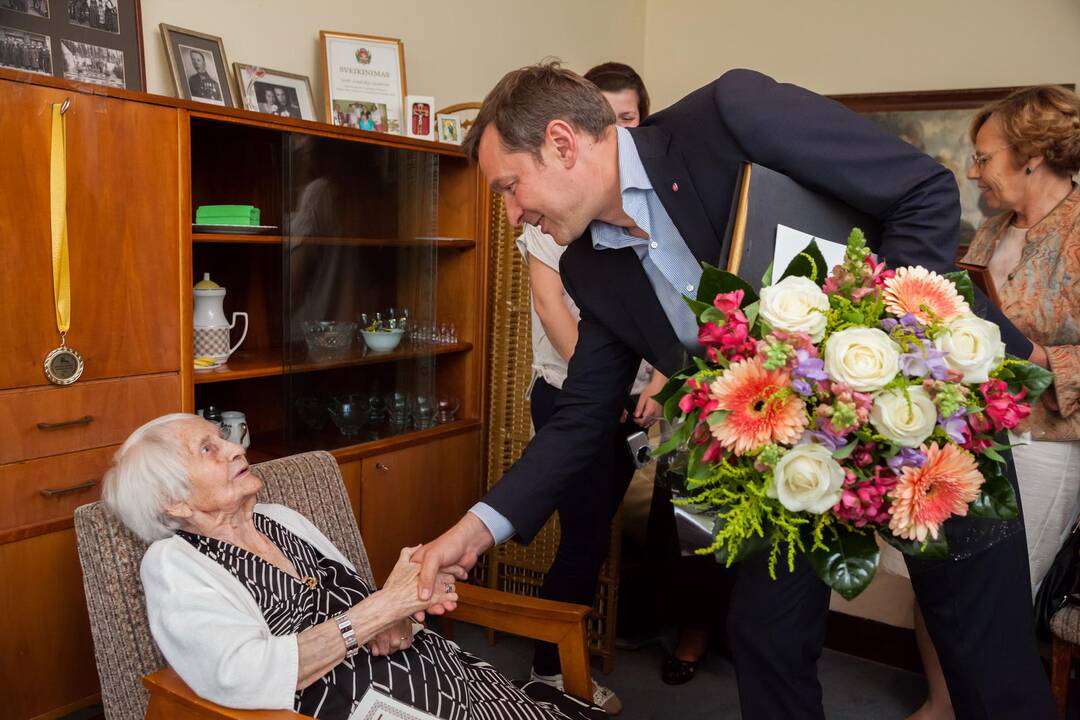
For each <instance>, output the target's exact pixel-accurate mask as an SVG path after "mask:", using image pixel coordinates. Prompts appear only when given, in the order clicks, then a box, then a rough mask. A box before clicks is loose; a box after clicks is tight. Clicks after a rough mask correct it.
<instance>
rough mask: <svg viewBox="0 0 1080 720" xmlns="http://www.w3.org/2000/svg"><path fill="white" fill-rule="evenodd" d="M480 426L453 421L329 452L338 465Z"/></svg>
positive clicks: (470, 421)
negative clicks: (428, 428)
mask: <svg viewBox="0 0 1080 720" xmlns="http://www.w3.org/2000/svg"><path fill="white" fill-rule="evenodd" d="M481 426H482V423H481V422H480V421H479V420H473V419H464V420H455V421H454V422H450V423H446V424H445V425H437V426H435V427H433V428H431V429H430V430H421V431H419V432H412V433H407V434H405V435H395V436H393V437H388V438H384V439H382V440H374V441H372V442H366V443H362V444H360V445H350V446H348V447H343V448H338V449H337V450H331V451H330V453H331V454H332V455H333V456H334V457H335V458H336V459H337V461H338V463H344V462H350V461H352V460H358V459H360V458H365V457H371V456H372V455H379V454H381V453H385V452H390V451H392V450H404V449H405V448H409V447H413V446H415V445H426V444H428V443H430V442H434V441H436V440H442V439H443V438H448V437H453V436H455V435H464V434H465V433H468V432H475V431H476V430H478V429H480V427H481Z"/></svg>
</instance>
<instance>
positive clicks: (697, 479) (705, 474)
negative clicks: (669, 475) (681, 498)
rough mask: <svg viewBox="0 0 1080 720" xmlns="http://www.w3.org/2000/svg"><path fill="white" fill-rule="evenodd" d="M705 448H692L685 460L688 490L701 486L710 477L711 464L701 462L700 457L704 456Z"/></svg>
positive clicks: (697, 446)
mask: <svg viewBox="0 0 1080 720" xmlns="http://www.w3.org/2000/svg"><path fill="white" fill-rule="evenodd" d="M706 448H707V446H706V445H696V446H694V449H692V450H691V451H690V454H689V457H688V458H687V461H686V484H687V486H688V487H689V488H690V489H694V488H696V487H699V486H701V484H702V483H704V482H706V481H707V480H708V479H709V478H711V477H712V474H713V467H712V464H711V463H704V462H701V456H702V455H704V454H705V450H706Z"/></svg>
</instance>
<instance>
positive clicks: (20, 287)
mask: <svg viewBox="0 0 1080 720" xmlns="http://www.w3.org/2000/svg"><path fill="white" fill-rule="evenodd" d="M51 84H52V85H53V86H49V84H45V85H39V84H38V83H37V81H36V80H35V81H34V82H24V81H15V80H12V79H9V76H2V77H0V137H2V138H3V141H2V142H3V149H2V150H0V257H2V258H3V262H2V263H0V577H3V578H4V581H3V582H0V638H3V642H2V643H0V698H2V699H3V703H4V705H3V710H2V711H0V715H3V716H4V717H5V718H7V717H10V718H28V717H35V716H38V715H41V714H45V713H50V714H58V713H61V712H63V711H65V710H71V709H74V708H76V707H79V706H80V705H85V704H87V703H90V702H93V701H94V699H95V697H96V693H97V692H98V679H97V671H96V668H95V665H94V655H93V644H92V641H91V639H90V628H89V623H88V620H87V616H86V602H85V595H84V592H83V586H82V572H81V570H80V568H79V560H78V554H77V552H76V547H75V533H74V530H73V529H72V513H73V511H74V509H75V508H76V507H77V506H78V505H81V504H83V503H85V502H91V501H93V500H95V499H97V497H98V496H99V493H100V489H101V478H102V475H103V473H104V471H105V470H106V469H107V467H108V465H109V462H110V461H111V458H112V455H113V453H114V452H115V451H116V448H117V447H118V444H119V443H121V442H123V440H124V439H125V438H126V437H127V436H128V435H129V434H130V433H131V431H132V430H134V429H135V428H136V427H138V426H139V425H141V424H142V423H143V422H145V421H147V420H149V419H151V418H153V417H156V416H158V415H162V414H164V413H167V412H176V411H179V410H180V408H181V407H182V402H183V392H184V388H183V385H182V381H181V375H180V369H181V351H180V348H181V346H182V345H183V336H182V326H183V317H184V313H183V307H182V305H181V301H182V297H183V296H182V293H181V286H182V282H181V277H182V272H183V275H184V279H183V284H184V285H186V284H187V277H186V275H187V271H186V267H187V260H186V255H185V254H184V253H183V252H181V244H180V237H181V225H180V215H181V212H182V210H181V208H182V205H181V202H180V197H181V189H180V188H181V183H182V181H183V176H182V173H181V157H182V151H181V144H180V143H181V135H180V133H179V127H178V122H179V111H178V110H177V109H176V108H170V107H160V106H156V105H153V104H144V103H138V102H129V101H126V100H123V99H119V98H112V97H103V96H101V95H97V94H89V93H85V92H80V91H79V90H77V89H76V88H75V86H73V85H65V84H63V83H55V82H53V83H51ZM64 100H70V106H69V109H68V110H67V112H66V114H65V118H66V123H67V133H66V147H67V152H66V156H67V187H68V191H67V217H68V239H69V253H70V267H71V296H72V297H71V299H72V312H71V330H70V332H69V333H68V343H69V344H70V345H71V347H73V348H75V349H76V350H78V351H79V352H80V353H81V354H82V356H83V359H84V361H85V362H86V371H85V372H84V373H83V376H82V378H81V379H80V380H79V381H78V382H76V383H75V384H74V385H71V386H67V387H58V386H54V385H50V384H49V383H48V381H47V380H46V378H45V375H44V372H43V369H42V361H43V360H44V358H45V355H46V354H47V353H48V351H49V350H51V349H53V348H55V347H56V346H57V345H58V344H59V338H58V334H57V329H56V316H55V309H54V305H53V285H52V252H51V243H50V240H51V233H50V195H49V177H50V134H51V106H52V105H53V104H54V103H62V102H63V101H64ZM182 267H183V268H185V269H184V270H183V271H182V270H181V268H182Z"/></svg>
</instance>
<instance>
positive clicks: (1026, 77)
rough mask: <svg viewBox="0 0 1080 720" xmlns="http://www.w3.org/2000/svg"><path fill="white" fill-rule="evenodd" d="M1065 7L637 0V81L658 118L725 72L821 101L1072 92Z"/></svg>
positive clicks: (1075, 7)
mask: <svg viewBox="0 0 1080 720" xmlns="http://www.w3.org/2000/svg"><path fill="white" fill-rule="evenodd" d="M1077 37H1080V3H1078V2H1076V0H1024V1H1023V2H1019V1H1018V0H948V2H940V0H910V1H909V2H904V3H892V2H875V1H871V2H867V1H866V0H813V2H805V0H772V1H770V2H740V3H736V2H730V0H729V1H727V2H718V1H717V0H647V1H646V4H645V81H646V83H647V85H648V88H649V93H650V94H651V95H652V97H653V99H654V107H656V108H662V107H664V106H666V105H668V104H670V103H672V102H673V101H675V100H677V99H679V98H680V97H682V96H683V95H685V94H686V93H688V92H689V91H691V90H693V89H695V88H698V87H700V86H702V85H704V84H706V83H708V82H709V81H710V80H713V79H715V78H716V77H718V76H719V75H721V74H722V73H723V72H724V71H725V70H728V69H730V68H733V67H749V68H754V69H756V70H761V71H763V72H766V73H768V74H770V75H772V76H773V77H776V78H777V79H780V80H784V81H787V82H793V83H796V84H799V85H803V86H806V87H808V88H810V89H812V90H815V91H817V92H820V93H825V94H831V93H853V92H888V91H898V90H935V89H952V88H969V87H999V86H1007V85H1030V84H1035V83H1042V82H1075V83H1077V84H1078V85H1080V42H1077Z"/></svg>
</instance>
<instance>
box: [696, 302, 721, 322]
mask: <svg viewBox="0 0 1080 720" xmlns="http://www.w3.org/2000/svg"><path fill="white" fill-rule="evenodd" d="M698 322H700V323H701V324H702V325H704V324H705V323H711V322H713V323H716V324H717V325H723V324H724V323H726V322H727V315H725V314H724V313H722V312H721V311H719V310H717V309H716V308H714V307H713V306H712V305H710V306H709V307H707V308H705V310H704V312H702V313H701V314H700V315H698Z"/></svg>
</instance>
